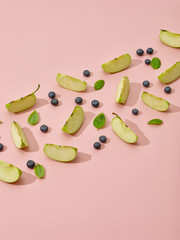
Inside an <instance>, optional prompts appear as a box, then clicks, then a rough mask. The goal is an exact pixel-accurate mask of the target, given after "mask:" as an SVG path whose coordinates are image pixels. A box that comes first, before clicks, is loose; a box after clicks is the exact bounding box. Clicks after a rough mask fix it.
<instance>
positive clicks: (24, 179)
mask: <svg viewBox="0 0 180 240" xmlns="http://www.w3.org/2000/svg"><path fill="white" fill-rule="evenodd" d="M36 179H37V177H36V176H35V175H32V174H30V173H28V172H24V171H23V173H22V176H21V177H20V178H19V179H18V181H17V182H15V183H13V185H28V184H31V183H33V182H35V181H36Z"/></svg>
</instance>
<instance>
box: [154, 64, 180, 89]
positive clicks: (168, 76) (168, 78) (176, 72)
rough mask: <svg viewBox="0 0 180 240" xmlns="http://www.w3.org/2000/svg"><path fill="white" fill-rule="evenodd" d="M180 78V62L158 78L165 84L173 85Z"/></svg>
mask: <svg viewBox="0 0 180 240" xmlns="http://www.w3.org/2000/svg"><path fill="white" fill-rule="evenodd" d="M179 77H180V62H177V63H175V64H174V65H173V66H171V67H170V68H168V69H167V70H166V71H164V72H163V73H161V74H160V75H159V76H158V79H159V80H160V81H161V82H162V83H165V84H168V83H171V82H173V81H175V80H176V79H178V78H179Z"/></svg>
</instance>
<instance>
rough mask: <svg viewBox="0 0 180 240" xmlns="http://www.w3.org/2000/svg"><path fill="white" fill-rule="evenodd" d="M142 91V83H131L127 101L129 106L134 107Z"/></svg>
mask: <svg viewBox="0 0 180 240" xmlns="http://www.w3.org/2000/svg"><path fill="white" fill-rule="evenodd" d="M140 91H141V84H140V83H135V82H132V83H130V91H129V96H128V99H127V102H126V105H127V106H130V107H132V106H134V105H135V104H136V103H137V101H138V98H139V94H140Z"/></svg>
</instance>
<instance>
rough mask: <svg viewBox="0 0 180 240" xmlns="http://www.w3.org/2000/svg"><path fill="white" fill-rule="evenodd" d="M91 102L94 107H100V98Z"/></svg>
mask: <svg viewBox="0 0 180 240" xmlns="http://www.w3.org/2000/svg"><path fill="white" fill-rule="evenodd" d="M91 104H92V106H93V107H98V106H99V101H98V100H93V101H92V102H91Z"/></svg>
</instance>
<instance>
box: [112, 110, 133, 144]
mask: <svg viewBox="0 0 180 240" xmlns="http://www.w3.org/2000/svg"><path fill="white" fill-rule="evenodd" d="M113 114H114V115H116V117H115V118H113V119H112V121H111V127H112V129H113V131H114V132H115V134H116V135H117V136H118V137H119V138H121V139H122V140H123V141H124V142H127V143H135V142H137V140H138V137H137V136H136V134H135V133H134V132H133V131H132V130H131V129H130V128H129V127H128V126H127V125H126V124H125V122H124V121H123V120H122V119H121V118H120V117H119V116H118V115H117V114H116V113H113Z"/></svg>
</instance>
